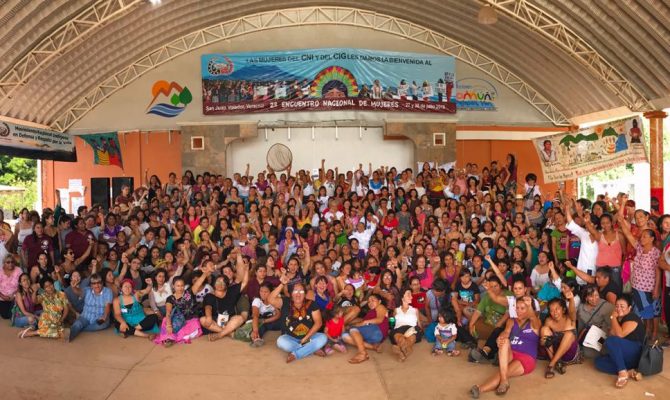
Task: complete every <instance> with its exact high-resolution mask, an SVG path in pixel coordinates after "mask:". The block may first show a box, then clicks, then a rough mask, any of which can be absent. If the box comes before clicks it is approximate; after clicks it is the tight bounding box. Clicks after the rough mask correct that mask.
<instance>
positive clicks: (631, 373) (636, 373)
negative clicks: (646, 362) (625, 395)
mask: <svg viewBox="0 0 670 400" xmlns="http://www.w3.org/2000/svg"><path fill="white" fill-rule="evenodd" d="M628 378H629V379H632V380H634V381H635V382H639V381H641V380H642V373H641V372H639V371H636V370H634V369H632V370H630V371H629V372H628Z"/></svg>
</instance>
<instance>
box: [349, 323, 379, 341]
mask: <svg viewBox="0 0 670 400" xmlns="http://www.w3.org/2000/svg"><path fill="white" fill-rule="evenodd" d="M352 331H358V333H360V334H361V336H363V341H364V342H365V343H369V344H377V343H381V342H382V340H384V335H382V331H381V330H380V329H379V326H377V325H363V326H357V327H355V328H351V329H350V330H349V332H352ZM344 335H349V334H348V333H345V334H344ZM344 335H342V336H344Z"/></svg>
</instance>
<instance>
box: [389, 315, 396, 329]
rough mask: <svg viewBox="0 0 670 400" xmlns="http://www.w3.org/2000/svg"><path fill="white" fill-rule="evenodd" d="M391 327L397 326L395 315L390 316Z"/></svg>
mask: <svg viewBox="0 0 670 400" xmlns="http://www.w3.org/2000/svg"><path fill="white" fill-rule="evenodd" d="M389 328H391V329H393V328H395V317H391V318H389Z"/></svg>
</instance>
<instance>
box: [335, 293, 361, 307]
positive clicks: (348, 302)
mask: <svg viewBox="0 0 670 400" xmlns="http://www.w3.org/2000/svg"><path fill="white" fill-rule="evenodd" d="M337 305H338V306H340V307H345V308H346V307H353V306H357V305H358V299H357V298H356V296H354V297H352V298H351V300H349V299H347V298H346V297H342V298H341V299H340V301H339V302H338V303H337Z"/></svg>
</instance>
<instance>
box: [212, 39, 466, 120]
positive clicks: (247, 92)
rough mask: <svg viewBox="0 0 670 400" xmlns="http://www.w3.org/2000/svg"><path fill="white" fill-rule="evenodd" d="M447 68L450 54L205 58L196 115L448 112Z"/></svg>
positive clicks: (331, 52) (293, 53)
mask: <svg viewBox="0 0 670 400" xmlns="http://www.w3.org/2000/svg"><path fill="white" fill-rule="evenodd" d="M454 71H455V63H454V58H453V57H450V56H440V55H432V54H418V53H397V52H389V51H377V50H363V49H342V48H325V49H306V50H287V51H272V52H256V53H234V54H225V55H224V54H205V55H203V56H202V57H201V72H202V92H203V93H202V96H203V113H204V114H205V115H218V114H232V113H254V112H277V111H278V112H286V111H332V110H366V111H406V112H407V111H408V112H422V113H425V112H429V113H455V112H456V104H455V103H454V102H452V101H451V98H452V92H453V88H454V79H455V76H454Z"/></svg>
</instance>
